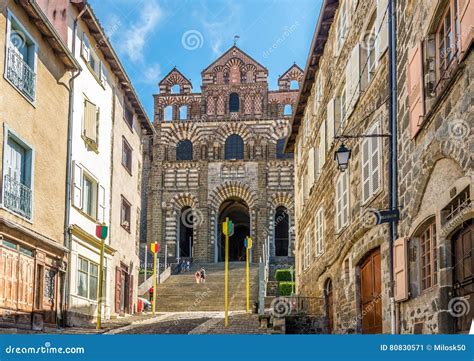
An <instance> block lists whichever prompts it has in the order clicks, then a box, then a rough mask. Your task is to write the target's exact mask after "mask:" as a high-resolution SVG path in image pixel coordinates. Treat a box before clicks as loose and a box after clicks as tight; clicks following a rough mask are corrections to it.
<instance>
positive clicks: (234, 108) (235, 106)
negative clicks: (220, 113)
mask: <svg viewBox="0 0 474 361" xmlns="http://www.w3.org/2000/svg"><path fill="white" fill-rule="evenodd" d="M238 111H239V94H237V93H232V94H231V95H230V96H229V112H231V113H232V112H238Z"/></svg>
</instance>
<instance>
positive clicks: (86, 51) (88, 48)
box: [81, 33, 91, 61]
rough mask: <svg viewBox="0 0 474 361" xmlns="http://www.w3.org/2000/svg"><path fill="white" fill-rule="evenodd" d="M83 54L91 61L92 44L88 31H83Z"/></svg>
mask: <svg viewBox="0 0 474 361" xmlns="http://www.w3.org/2000/svg"><path fill="white" fill-rule="evenodd" d="M81 55H82V56H83V57H84V59H86V60H87V61H89V59H90V56H91V44H90V43H89V39H87V36H86V33H82V49H81Z"/></svg>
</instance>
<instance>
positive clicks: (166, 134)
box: [162, 122, 199, 146]
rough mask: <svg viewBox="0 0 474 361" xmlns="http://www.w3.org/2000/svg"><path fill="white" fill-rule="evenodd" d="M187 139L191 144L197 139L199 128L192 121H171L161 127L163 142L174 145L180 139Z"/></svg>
mask: <svg viewBox="0 0 474 361" xmlns="http://www.w3.org/2000/svg"><path fill="white" fill-rule="evenodd" d="M184 139H188V140H190V141H191V142H192V143H193V144H194V143H196V142H197V141H198V140H199V128H198V127H196V125H195V123H193V122H179V123H172V124H171V125H170V127H169V128H168V129H166V131H165V129H163V137H162V142H163V144H167V145H173V146H175V145H176V144H177V143H178V142H179V141H180V140H184Z"/></svg>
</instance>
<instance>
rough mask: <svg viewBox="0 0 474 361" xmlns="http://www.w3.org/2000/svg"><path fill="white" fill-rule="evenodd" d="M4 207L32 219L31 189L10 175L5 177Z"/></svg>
mask: <svg viewBox="0 0 474 361" xmlns="http://www.w3.org/2000/svg"><path fill="white" fill-rule="evenodd" d="M3 205H4V206H5V207H6V208H8V209H9V210H11V211H13V212H15V213H17V214H19V215H20V216H23V217H25V218H27V219H31V213H32V191H31V189H30V188H29V187H27V186H26V185H24V184H22V183H20V182H18V181H16V180H14V179H13V178H11V177H10V176H9V175H5V177H4V181H3Z"/></svg>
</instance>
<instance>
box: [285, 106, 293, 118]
mask: <svg viewBox="0 0 474 361" xmlns="http://www.w3.org/2000/svg"><path fill="white" fill-rule="evenodd" d="M292 114H293V107H292V106H291V104H285V108H284V109H283V115H286V116H291V115H292Z"/></svg>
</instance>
